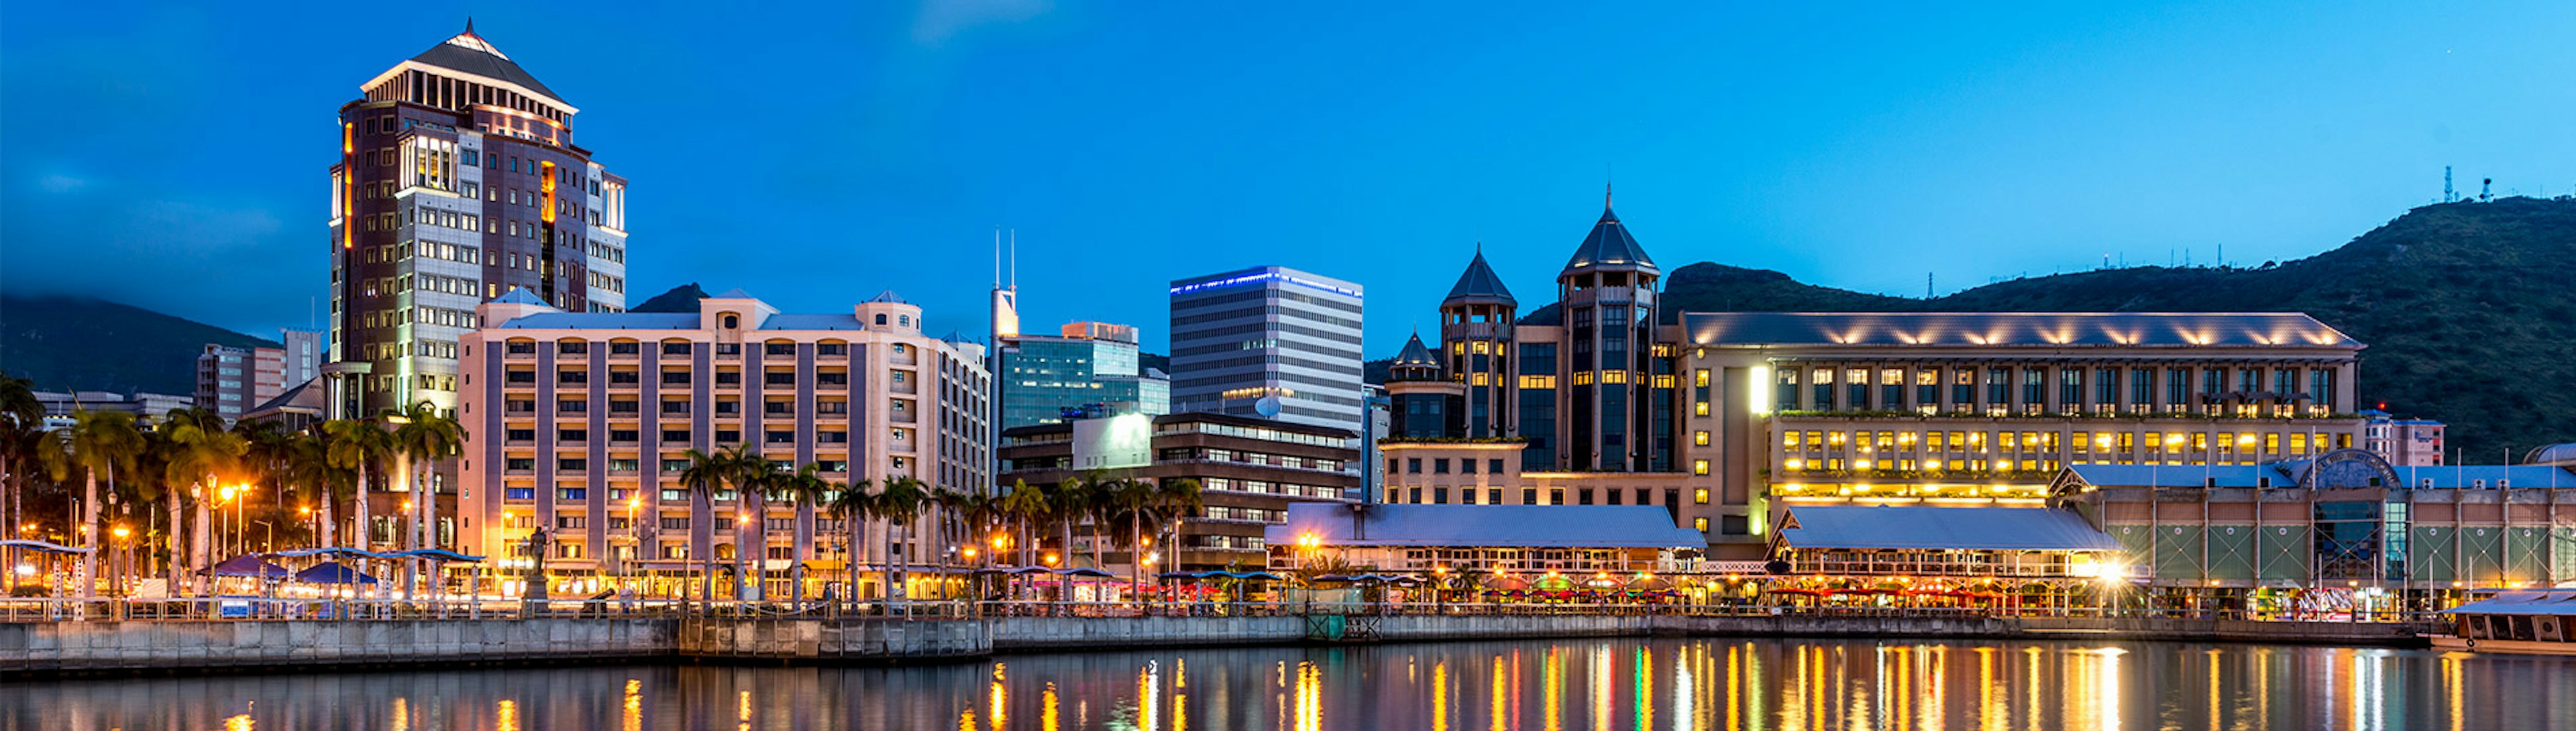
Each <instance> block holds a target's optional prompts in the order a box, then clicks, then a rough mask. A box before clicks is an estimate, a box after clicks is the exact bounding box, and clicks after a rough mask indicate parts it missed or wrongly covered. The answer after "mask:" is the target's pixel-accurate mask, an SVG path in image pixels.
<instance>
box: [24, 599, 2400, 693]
mask: <svg viewBox="0 0 2576 731" xmlns="http://www.w3.org/2000/svg"><path fill="white" fill-rule="evenodd" d="M144 609H145V608H142V607H131V606H129V607H109V606H106V605H105V604H103V603H99V602H90V603H78V602H48V603H41V604H30V603H25V602H18V603H11V604H8V605H5V606H0V610H5V611H0V674H7V675H16V676H24V675H49V674H64V673H71V674H79V673H105V674H118V673H154V672H190V671H267V670H314V669H325V668H341V667H400V666H413V665H508V664H548V663H582V662H627V661H658V662H669V661H683V662H687V661H703V662H737V663H739V662H750V663H764V664H777V663H799V662H824V663H829V662H929V661H945V660H958V659H969V658H979V657H985V656H990V655H993V654H997V653H1014V652H1050V651H1084V650H1104V649H1132V648H1136V647H1166V646H1227V645H1290V644H1303V643H1323V644H1339V643H1372V642H1421V641H1450V640H1494V639H1539V638H1561V637H1648V636H1674V637H1844V638H1906V639H1959V640H1967V639H2020V640H2032V639H2038V640H2052V639H2053V640H2087V641H2103V640H2171V641H2201V642H2265V643H2314V644H2338V645H2384V646H2410V645H2421V644H2422V640H2421V639H2420V637H2419V635H2420V634H2421V633H2422V632H2423V631H2425V630H2427V629H2429V628H2430V625H2429V623H2426V622H2423V621H2389V622H2310V621H2265V620H2254V619H2239V618H2229V617H2215V616H2207V617H2183V616H2156V615H2153V614H2149V613H2133V614H2124V615H2117V616H2104V615H2101V614H2099V613H2087V612H2061V613H2056V614H2046V615H2026V616H1997V615H1992V614H1982V613H1975V612H1967V611H1943V610H1919V609H1918V610H1814V609H1775V608H1771V607H1674V606H1655V605H1600V606H1548V605H1500V604H1482V605H1458V604H1452V605H1440V606H1432V605H1412V606H1388V605H1379V604H1350V605H1332V604H1225V605H1185V606H1158V607H1137V606H1134V605H1100V604H1062V603H1044V604H1038V603H986V604H969V603H962V602H917V603H912V604H909V605H906V606H901V607H891V606H885V605H860V606H856V607H829V608H826V607H819V606H805V607H801V608H800V607H797V606H793V605H787V604H784V603H769V604H715V605H707V604H698V605H683V604H676V603H672V604H597V603H588V602H557V603H554V604H552V605H550V606H546V607H536V608H530V607H526V606H524V605H518V604H499V603H474V604H468V603H462V602H452V603H445V604H435V603H423V602H382V603H379V602H345V601H344V602H325V603H320V604H318V605H309V604H306V603H292V602H289V603H280V605H278V606H262V607H255V608H246V607H239V606H233V607H227V606H224V605H223V604H222V603H221V602H220V601H213V600H200V601H192V602H182V603H178V604H175V605H173V604H166V603H164V604H156V605H155V606H153V607H150V608H149V609H151V610H155V611H158V612H160V613H162V614H163V615H165V616H159V617H150V616H146V618H136V616H137V615H138V614H141V615H150V614H153V613H154V612H153V611H143V610H144ZM245 609H247V610H248V611H246V612H245V611H243V610H245ZM228 610H229V611H228ZM48 611H51V612H53V613H54V614H53V616H46V613H47V612H48ZM228 614H229V615H232V616H227V615H228Z"/></svg>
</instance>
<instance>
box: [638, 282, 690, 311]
mask: <svg viewBox="0 0 2576 731" xmlns="http://www.w3.org/2000/svg"><path fill="white" fill-rule="evenodd" d="M706 298H707V291H706V290H704V289H699V288H698V283H697V282H690V283H688V284H683V285H680V286H677V287H672V288H671V291H668V292H663V293H661V294H657V295H653V298H652V299H648V300H644V301H643V302H642V303H640V304H637V305H635V306H633V307H629V308H626V311H627V312H697V311H698V300H702V299H706Z"/></svg>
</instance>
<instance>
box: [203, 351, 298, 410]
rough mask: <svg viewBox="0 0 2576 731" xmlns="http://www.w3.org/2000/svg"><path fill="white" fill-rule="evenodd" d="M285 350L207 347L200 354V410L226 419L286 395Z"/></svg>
mask: <svg viewBox="0 0 2576 731" xmlns="http://www.w3.org/2000/svg"><path fill="white" fill-rule="evenodd" d="M287 385H288V384H287V382H286V350H285V349H283V348H242V347H234V346H230V345H216V344H214V343H207V344H206V351H205V352H203V353H199V354H197V408H201V409H212V410H214V412H215V413H216V414H219V415H221V416H223V417H224V418H225V419H239V418H241V416H242V414H243V413H245V412H248V411H250V410H251V409H254V408H258V407H259V405H260V404H264V403H268V400H269V399H273V398H277V397H278V396H279V395H280V394H283V393H286V387H287Z"/></svg>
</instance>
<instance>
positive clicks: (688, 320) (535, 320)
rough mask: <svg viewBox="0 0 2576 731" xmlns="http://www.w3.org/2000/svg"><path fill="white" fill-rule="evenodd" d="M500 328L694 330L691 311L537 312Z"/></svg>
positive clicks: (511, 320)
mask: <svg viewBox="0 0 2576 731" xmlns="http://www.w3.org/2000/svg"><path fill="white" fill-rule="evenodd" d="M500 329H503V330H695V329H698V313H695V312H537V313H531V314H527V315H522V316H519V317H514V318H510V321H509V322H504V323H501V325H500Z"/></svg>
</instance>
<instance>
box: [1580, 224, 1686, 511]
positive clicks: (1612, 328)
mask: <svg viewBox="0 0 2576 731" xmlns="http://www.w3.org/2000/svg"><path fill="white" fill-rule="evenodd" d="M1662 277H1663V270H1661V269H1658V268H1656V267H1655V260H1654V259H1651V258H1648V257H1647V256H1646V250H1645V248H1644V247H1640V246H1638V245H1637V239H1636V238H1635V237H1632V236H1629V235H1628V227H1627V226H1626V225H1625V224H1622V223H1620V222H1619V214H1618V213H1615V212H1613V211H1612V210H1611V208H1610V196H1609V194H1608V193H1607V192H1606V191H1605V192H1604V193H1603V195H1602V197H1601V220H1599V221H1597V222H1594V223H1593V224H1592V232H1591V233H1590V234H1588V235H1586V236H1584V237H1583V243H1582V245H1580V246H1578V247H1576V248H1575V250H1574V256H1573V257H1572V258H1570V259H1567V260H1566V262H1565V269H1564V270H1562V271H1559V272H1557V275H1556V286H1557V306H1558V307H1560V308H1561V309H1562V312H1563V317H1564V322H1563V325H1564V328H1565V337H1564V340H1563V345H1564V348H1565V350H1564V352H1563V353H1562V354H1561V355H1560V357H1561V359H1562V362H1563V363H1564V366H1563V368H1562V370H1563V371H1565V372H1566V373H1567V374H1568V376H1569V377H1568V378H1567V379H1566V383H1564V384H1563V385H1562V390H1560V391H1558V394H1559V395H1558V404H1559V406H1560V407H1561V408H1560V412H1559V413H1560V414H1561V416H1562V418H1561V421H1562V422H1563V423H1564V424H1565V426H1566V428H1565V429H1563V430H1561V432H1562V433H1561V437H1562V441H1561V443H1560V444H1557V445H1556V453H1557V458H1558V459H1559V461H1560V462H1561V463H1562V464H1565V465H1567V466H1568V467H1570V468H1572V469H1575V470H1579V471H1593V470H1600V471H1611V472H1617V471H1639V472H1643V471H1648V470H1654V469H1660V467H1659V465H1660V464H1663V463H1669V461H1670V459H1671V458H1670V453H1671V449H1672V447H1671V438H1672V430H1671V427H1670V425H1669V423H1668V422H1665V421H1659V420H1657V419H1654V418H1652V416H1653V414H1654V413H1655V412H1656V411H1657V410H1658V405H1657V404H1655V403H1654V399H1655V395H1656V392H1655V391H1653V390H1652V389H1650V388H1649V387H1648V386H1649V384H1650V382H1651V381H1652V379H1653V376H1655V375H1656V374H1657V371H1658V365H1657V362H1658V361H1657V359H1656V357H1655V356H1656V350H1657V343H1656V339H1655V326H1656V319H1655V287H1656V285H1657V284H1658V282H1659V281H1660V280H1661V279H1662ZM1667 349H1668V348H1667ZM1666 355H1669V354H1668V353H1667V354H1666ZM1663 372H1664V374H1665V375H1669V374H1670V371H1669V370H1668V369H1667V370H1664V371H1663ZM1661 408H1662V410H1664V411H1666V412H1667V413H1669V410H1670V404H1663V405H1661ZM1659 441H1660V444H1659V443H1658V442H1659ZM1659 455H1660V458H1659Z"/></svg>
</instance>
